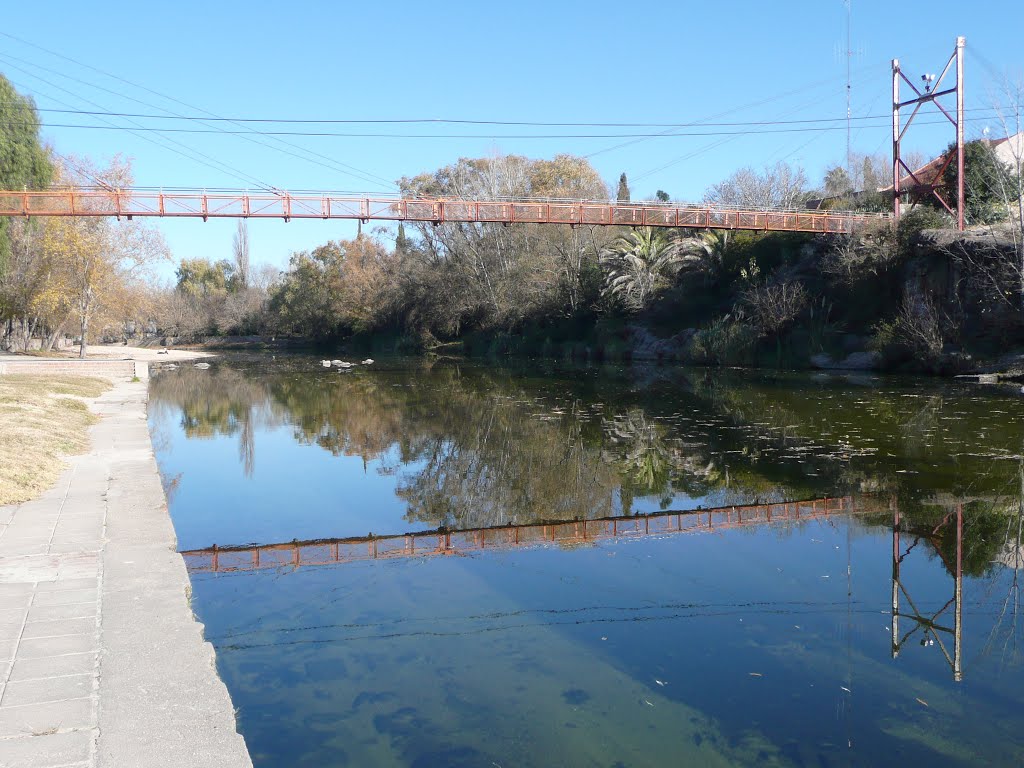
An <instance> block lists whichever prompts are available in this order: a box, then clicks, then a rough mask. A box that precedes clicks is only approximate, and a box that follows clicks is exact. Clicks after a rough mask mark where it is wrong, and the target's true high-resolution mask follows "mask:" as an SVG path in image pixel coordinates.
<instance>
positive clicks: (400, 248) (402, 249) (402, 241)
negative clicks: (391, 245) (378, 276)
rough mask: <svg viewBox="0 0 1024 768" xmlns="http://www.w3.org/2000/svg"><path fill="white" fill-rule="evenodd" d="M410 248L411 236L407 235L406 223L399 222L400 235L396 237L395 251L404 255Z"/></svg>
mask: <svg viewBox="0 0 1024 768" xmlns="http://www.w3.org/2000/svg"><path fill="white" fill-rule="evenodd" d="M408 249H409V238H407V237H406V235H405V224H403V223H402V222H398V236H397V237H396V238H395V253H397V254H398V255H399V256H402V255H404V254H405V253H406V251H408Z"/></svg>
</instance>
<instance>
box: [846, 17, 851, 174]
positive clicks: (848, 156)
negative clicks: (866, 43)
mask: <svg viewBox="0 0 1024 768" xmlns="http://www.w3.org/2000/svg"><path fill="white" fill-rule="evenodd" d="M845 2H846V179H847V183H848V184H849V185H850V186H851V188H853V167H852V165H853V150H852V149H851V146H850V142H851V139H850V120H851V119H852V111H851V106H850V105H851V101H852V96H853V83H852V82H851V79H850V64H851V60H852V59H853V36H852V34H853V33H852V32H851V26H852V22H853V0H845Z"/></svg>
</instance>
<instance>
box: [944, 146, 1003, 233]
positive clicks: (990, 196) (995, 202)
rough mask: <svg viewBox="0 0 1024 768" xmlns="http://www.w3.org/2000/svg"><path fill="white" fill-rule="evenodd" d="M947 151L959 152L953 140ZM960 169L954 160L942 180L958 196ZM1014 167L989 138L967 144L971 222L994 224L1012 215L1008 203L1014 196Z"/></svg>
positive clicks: (966, 186)
mask: <svg viewBox="0 0 1024 768" xmlns="http://www.w3.org/2000/svg"><path fill="white" fill-rule="evenodd" d="M946 151H947V152H956V145H955V144H950V146H949V148H948V149H947V150H946ZM958 176H959V174H958V171H957V167H956V161H955V160H954V161H953V162H951V163H950V164H949V165H948V166H947V167H946V172H945V175H944V176H943V183H944V184H945V186H946V189H947V190H950V199H954V198H955V192H954V191H953V190H956V188H957V179H958ZM1014 187H1015V184H1014V179H1013V171H1012V169H1011V167H1010V166H1009V165H1007V164H1006V163H1004V162H1003V161H1002V160H1000V159H999V157H998V155H996V153H995V151H994V148H993V145H992V142H990V141H988V140H986V139H979V140H977V141H969V142H967V143H966V144H964V218H965V219H966V221H967V223H968V224H992V223H994V222H997V221H1003V220H1005V219H1006V218H1007V216H1008V215H1009V210H1008V206H1007V203H1008V202H1009V201H1011V200H1012V198H1013V194H1012V192H1013V189H1014Z"/></svg>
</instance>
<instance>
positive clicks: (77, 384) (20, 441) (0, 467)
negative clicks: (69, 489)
mask: <svg viewBox="0 0 1024 768" xmlns="http://www.w3.org/2000/svg"><path fill="white" fill-rule="evenodd" d="M111 386H112V385H111V383H110V382H109V381H108V380H106V379H100V378H94V377H89V376H32V375H12V376H0V505H3V504H17V503H20V502H23V501H28V500H29V499H32V498H35V497H36V496H38V495H39V494H41V493H42V492H43V491H45V490H46V489H48V488H50V487H51V486H52V485H53V484H54V483H55V482H56V481H57V478H58V476H59V475H60V473H61V471H62V470H63V469H64V465H65V462H64V457H65V456H69V455H72V454H76V453H83V452H84V451H85V450H87V449H88V447H89V436H88V434H87V430H88V428H89V425H91V424H94V423H95V422H96V417H95V416H93V414H92V413H90V412H89V409H88V408H87V407H86V404H85V401H84V400H83V398H93V397H98V396H99V395H100V394H102V393H103V392H105V391H106V390H108V389H110V387H111Z"/></svg>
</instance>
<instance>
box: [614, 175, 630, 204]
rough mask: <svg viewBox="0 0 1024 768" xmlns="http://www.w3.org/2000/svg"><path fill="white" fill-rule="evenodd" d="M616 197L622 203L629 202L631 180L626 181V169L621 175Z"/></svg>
mask: <svg viewBox="0 0 1024 768" xmlns="http://www.w3.org/2000/svg"><path fill="white" fill-rule="evenodd" d="M615 199H616V200H618V201H619V202H620V203H628V202H629V182H627V181H626V173H625V171H623V173H622V175H621V176H619V192H618V194H617V195H616V196H615Z"/></svg>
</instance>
